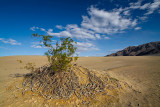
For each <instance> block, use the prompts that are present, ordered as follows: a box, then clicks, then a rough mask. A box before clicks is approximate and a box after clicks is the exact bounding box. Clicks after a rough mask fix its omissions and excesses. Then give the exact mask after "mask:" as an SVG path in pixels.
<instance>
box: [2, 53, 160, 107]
mask: <svg viewBox="0 0 160 107" xmlns="http://www.w3.org/2000/svg"><path fill="white" fill-rule="evenodd" d="M17 60H22V63H20V62H19V61H17ZM28 62H31V63H33V64H35V65H36V67H39V66H42V65H44V64H47V58H46V56H6V57H0V106H14V104H15V103H17V104H19V103H18V101H17V102H7V101H6V100H7V99H8V97H7V96H9V93H6V88H7V87H8V85H9V84H12V82H11V81H13V80H15V78H13V74H16V73H19V74H25V73H28V72H29V71H27V70H26V69H24V66H25V65H26V64H27V63H28ZM77 64H78V65H79V66H83V67H86V68H88V69H93V70H97V71H102V72H107V73H108V74H109V75H110V76H111V77H114V78H116V79H118V80H119V81H122V82H126V83H127V84H128V85H129V87H130V88H132V90H134V91H126V93H123V94H121V95H119V98H120V99H119V102H118V103H117V104H115V106H124V107H135V106H140V107H144V106H145V107H159V106H160V57H159V56H123V57H80V58H79V59H78V61H77ZM7 90H9V89H7ZM11 98H12V97H11ZM6 103H7V104H6ZM8 103H10V104H8ZM21 106H29V105H28V104H27V105H21Z"/></svg>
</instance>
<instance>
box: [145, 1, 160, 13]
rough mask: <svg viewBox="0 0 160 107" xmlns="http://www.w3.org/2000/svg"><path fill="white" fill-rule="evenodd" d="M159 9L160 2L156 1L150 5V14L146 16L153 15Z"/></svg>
mask: <svg viewBox="0 0 160 107" xmlns="http://www.w3.org/2000/svg"><path fill="white" fill-rule="evenodd" d="M159 7H160V0H154V2H153V3H151V4H150V6H149V9H148V12H147V13H146V14H145V15H149V14H152V13H153V12H154V11H155V10H157V9H158V8H159Z"/></svg>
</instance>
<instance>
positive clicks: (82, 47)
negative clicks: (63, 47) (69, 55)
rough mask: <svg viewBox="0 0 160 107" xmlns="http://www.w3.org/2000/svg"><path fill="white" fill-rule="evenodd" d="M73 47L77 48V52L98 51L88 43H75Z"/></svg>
mask: <svg viewBox="0 0 160 107" xmlns="http://www.w3.org/2000/svg"><path fill="white" fill-rule="evenodd" d="M75 46H76V47H77V52H82V51H97V50H99V48H97V47H96V46H95V45H94V44H92V43H89V42H77V44H75Z"/></svg>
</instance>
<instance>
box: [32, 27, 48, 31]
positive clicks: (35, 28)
mask: <svg viewBox="0 0 160 107" xmlns="http://www.w3.org/2000/svg"><path fill="white" fill-rule="evenodd" d="M38 29H39V30H41V31H46V30H45V29H44V28H40V27H35V26H33V27H31V28H30V30H32V31H36V30H38Z"/></svg>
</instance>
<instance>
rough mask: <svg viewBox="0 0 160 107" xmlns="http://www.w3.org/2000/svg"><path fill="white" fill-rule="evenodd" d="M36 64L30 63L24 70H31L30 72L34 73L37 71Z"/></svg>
mask: <svg viewBox="0 0 160 107" xmlns="http://www.w3.org/2000/svg"><path fill="white" fill-rule="evenodd" d="M35 66H36V65H35V64H33V63H31V62H28V63H27V64H26V65H25V66H24V68H25V69H27V70H30V71H34V70H35Z"/></svg>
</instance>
